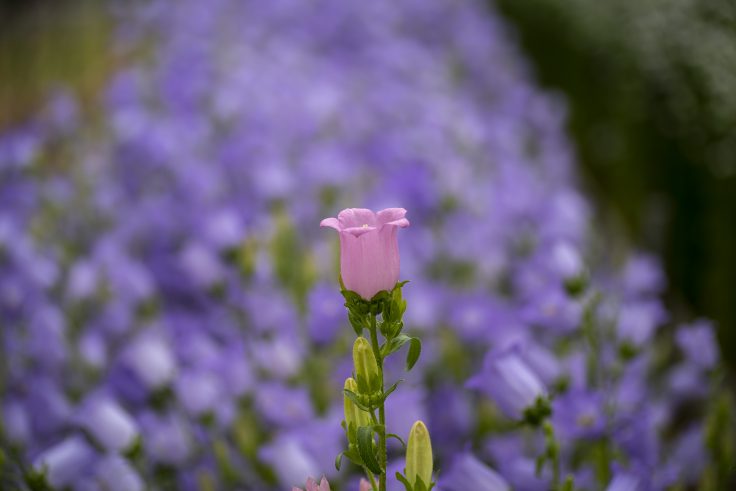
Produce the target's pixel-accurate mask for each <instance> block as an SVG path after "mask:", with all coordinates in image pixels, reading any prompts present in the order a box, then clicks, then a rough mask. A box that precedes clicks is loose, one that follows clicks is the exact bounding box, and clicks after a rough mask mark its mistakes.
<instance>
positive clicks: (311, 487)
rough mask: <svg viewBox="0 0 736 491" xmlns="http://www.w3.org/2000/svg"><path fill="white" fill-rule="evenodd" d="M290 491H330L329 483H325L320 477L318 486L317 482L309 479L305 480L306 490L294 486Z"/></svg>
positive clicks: (323, 478) (324, 479)
mask: <svg viewBox="0 0 736 491" xmlns="http://www.w3.org/2000/svg"><path fill="white" fill-rule="evenodd" d="M291 491H330V483H328V482H327V479H326V478H325V477H322V480H321V481H320V483H319V485H318V484H317V481H315V480H314V479H312V478H311V477H309V478H307V488H306V489H305V490H302V489H301V488H297V487H296V486H294V487H293V488H292V490H291Z"/></svg>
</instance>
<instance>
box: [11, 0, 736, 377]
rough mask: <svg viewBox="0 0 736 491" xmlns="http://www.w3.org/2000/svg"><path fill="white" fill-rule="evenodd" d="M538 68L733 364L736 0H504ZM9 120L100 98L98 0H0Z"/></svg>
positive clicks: (105, 43)
mask: <svg viewBox="0 0 736 491" xmlns="http://www.w3.org/2000/svg"><path fill="white" fill-rule="evenodd" d="M498 6H499V10H500V12H501V13H503V14H504V15H505V16H506V18H507V19H508V21H509V22H510V24H511V25H512V26H514V28H515V32H516V34H517V35H518V37H519V40H520V42H521V45H522V46H523V48H524V50H525V52H526V54H527V56H528V57H529V59H530V60H531V61H532V63H533V66H534V71H535V75H536V78H537V79H538V81H539V82H540V83H541V84H542V85H543V86H546V87H548V88H550V89H553V90H558V91H560V92H561V93H563V94H564V97H565V98H566V99H567V101H568V102H569V108H570V113H569V119H568V128H569V131H570V134H571V136H572V138H573V141H574V144H575V149H576V151H577V153H578V155H579V158H578V160H577V163H578V164H579V165H580V172H581V174H582V176H583V177H584V179H585V185H586V187H587V189H588V190H589V195H590V196H591V197H592V198H593V199H594V200H595V202H596V203H597V205H598V208H599V210H600V212H601V214H602V216H603V217H604V218H605V220H610V221H615V222H616V223H617V225H619V226H620V227H621V229H622V230H625V231H626V232H627V233H628V235H629V238H630V240H631V241H632V242H633V243H636V244H638V245H639V246H641V247H643V248H645V249H647V250H650V251H653V252H656V253H658V254H660V255H661V257H662V258H663V260H664V266H665V269H666V271H667V277H668V284H667V291H666V295H667V299H668V305H669V306H670V307H671V308H675V309H684V310H686V311H687V312H689V313H691V314H693V315H702V316H706V317H709V318H711V319H714V320H715V321H716V322H717V326H718V331H719V340H720V344H721V348H722V350H723V352H724V355H725V356H726V357H727V359H728V360H730V363H731V365H732V366H736V329H734V328H733V326H736V302H735V301H734V293H733V292H734V291H736V253H735V252H734V251H736V4H734V3H733V2H730V1H728V0H712V1H708V2H698V1H694V0H678V1H677V2H663V1H660V0H646V1H638V0H612V1H609V2H604V3H595V4H593V3H590V2H586V1H584V0H576V1H572V2H571V1H563V0H531V1H527V2H515V1H513V0H500V1H499V2H498ZM0 23H1V28H0V128H4V127H5V128H6V127H8V126H10V125H12V124H13V123H18V122H19V121H23V120H24V119H25V118H27V117H29V115H31V114H33V112H34V111H35V110H37V109H38V108H39V107H40V106H41V105H42V104H43V103H44V102H45V100H46V97H47V96H48V94H49V92H50V91H53V90H55V89H59V88H61V87H63V88H65V89H71V90H72V91H73V92H74V93H75V95H76V96H78V97H80V98H81V100H82V101H85V100H86V101H94V100H95V95H96V94H97V93H98V91H99V90H100V88H101V87H102V85H103V84H104V82H105V80H107V78H108V77H109V75H110V73H111V72H112V70H114V69H115V68H116V67H119V66H121V64H124V60H121V59H120V58H119V57H116V56H115V54H114V53H113V52H112V51H111V50H110V49H109V48H110V47H109V42H110V35H111V32H110V30H111V20H110V18H109V12H108V10H107V9H106V7H105V5H104V3H103V2H97V1H94V0H68V1H65V2H62V3H60V2H50V1H44V0H28V1H25V0H3V1H2V2H0Z"/></svg>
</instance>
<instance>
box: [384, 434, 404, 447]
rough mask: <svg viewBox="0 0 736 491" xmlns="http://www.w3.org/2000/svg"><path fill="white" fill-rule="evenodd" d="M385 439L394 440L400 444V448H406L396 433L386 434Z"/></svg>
mask: <svg viewBox="0 0 736 491" xmlns="http://www.w3.org/2000/svg"><path fill="white" fill-rule="evenodd" d="M386 438H396V439H397V440H398V441H399V442H401V446H403V447H404V448H406V442H404V440H402V439H401V437H400V436H399V435H397V434H396V433H388V434H387V435H386Z"/></svg>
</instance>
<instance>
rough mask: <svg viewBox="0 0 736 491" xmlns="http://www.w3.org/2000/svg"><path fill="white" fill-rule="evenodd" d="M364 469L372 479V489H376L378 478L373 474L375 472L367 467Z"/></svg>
mask: <svg viewBox="0 0 736 491" xmlns="http://www.w3.org/2000/svg"><path fill="white" fill-rule="evenodd" d="M363 470H364V471H365V474H366V475H367V476H368V479H370V481H371V489H376V488H377V487H378V486H376V478H375V477H374V476H373V473H372V472H371V471H370V469H368V468H367V467H363Z"/></svg>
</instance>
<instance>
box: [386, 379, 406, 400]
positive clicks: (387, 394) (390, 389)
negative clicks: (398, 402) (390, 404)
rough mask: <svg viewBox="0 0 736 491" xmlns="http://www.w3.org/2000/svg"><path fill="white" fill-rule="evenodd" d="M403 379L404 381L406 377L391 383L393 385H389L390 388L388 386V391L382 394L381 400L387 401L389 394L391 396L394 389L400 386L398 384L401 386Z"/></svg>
mask: <svg viewBox="0 0 736 491" xmlns="http://www.w3.org/2000/svg"><path fill="white" fill-rule="evenodd" d="M403 381H404V379H403V378H402V379H399V380H398V381H396V382H394V383H393V384H392V385H391V387H389V388H388V390H387V391H384V393H383V395H382V396H381V401H385V400H386V398H388V396H389V395H390V394H391V393H392V392H393V391H395V390H396V387H398V386H399V384H400V383H401V382H403Z"/></svg>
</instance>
